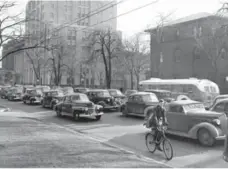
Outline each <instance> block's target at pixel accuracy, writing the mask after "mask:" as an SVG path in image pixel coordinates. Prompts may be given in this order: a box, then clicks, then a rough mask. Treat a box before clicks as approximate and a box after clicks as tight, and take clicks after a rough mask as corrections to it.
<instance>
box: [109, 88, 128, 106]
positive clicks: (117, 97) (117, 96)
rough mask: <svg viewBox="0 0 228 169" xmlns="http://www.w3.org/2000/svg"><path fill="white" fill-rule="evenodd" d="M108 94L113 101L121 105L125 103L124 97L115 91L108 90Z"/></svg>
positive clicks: (118, 91)
mask: <svg viewBox="0 0 228 169" xmlns="http://www.w3.org/2000/svg"><path fill="white" fill-rule="evenodd" d="M108 92H109V94H110V95H111V96H112V97H114V99H115V101H116V102H117V103H118V104H119V105H121V104H123V103H125V102H126V96H125V95H124V94H123V93H122V92H121V91H120V90H117V89H108Z"/></svg>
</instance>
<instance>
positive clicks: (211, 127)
mask: <svg viewBox="0 0 228 169" xmlns="http://www.w3.org/2000/svg"><path fill="white" fill-rule="evenodd" d="M200 128H206V129H208V130H209V131H210V132H211V134H212V135H213V137H217V136H219V130H218V129H217V127H215V126H214V125H213V124H210V123H207V122H203V123H200V124H197V125H195V126H193V127H192V128H191V129H190V130H189V132H188V135H189V136H190V137H191V138H194V139H197V133H198V131H199V129H200Z"/></svg>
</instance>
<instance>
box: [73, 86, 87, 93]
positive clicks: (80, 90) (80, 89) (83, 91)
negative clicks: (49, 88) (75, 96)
mask: <svg viewBox="0 0 228 169" xmlns="http://www.w3.org/2000/svg"><path fill="white" fill-rule="evenodd" d="M88 91H89V89H88V88H82V87H76V88H74V92H75V93H87V92H88Z"/></svg>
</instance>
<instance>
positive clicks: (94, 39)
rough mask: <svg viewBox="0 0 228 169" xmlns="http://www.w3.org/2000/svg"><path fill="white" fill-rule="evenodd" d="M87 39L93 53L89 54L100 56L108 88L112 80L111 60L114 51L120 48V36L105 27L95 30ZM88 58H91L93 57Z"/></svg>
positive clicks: (113, 56) (114, 54)
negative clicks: (104, 28)
mask: <svg viewBox="0 0 228 169" xmlns="http://www.w3.org/2000/svg"><path fill="white" fill-rule="evenodd" d="M88 39H89V40H90V42H91V43H90V46H91V49H92V53H93V54H92V55H91V56H101V60H102V62H103V64H104V70H105V77H106V87H107V88H110V87H111V82H112V66H113V65H112V64H113V63H112V61H113V59H114V58H116V57H117V55H116V52H117V51H119V50H120V47H121V42H120V38H119V36H118V34H117V32H114V31H112V30H111V29H107V30H95V31H94V32H93V33H91V34H90V36H89V38H88ZM94 53H95V54H94ZM97 54H98V55H97ZM89 60H93V58H90V59H89Z"/></svg>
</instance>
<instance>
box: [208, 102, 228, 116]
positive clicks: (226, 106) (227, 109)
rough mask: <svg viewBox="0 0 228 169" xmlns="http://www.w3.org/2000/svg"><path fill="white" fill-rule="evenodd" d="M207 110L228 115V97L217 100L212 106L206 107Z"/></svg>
mask: <svg viewBox="0 0 228 169" xmlns="http://www.w3.org/2000/svg"><path fill="white" fill-rule="evenodd" d="M206 110H210V111H215V112H219V113H225V114H226V116H227V117H228V98H226V99H219V100H217V101H215V102H214V104H213V105H212V106H211V107H210V108H206Z"/></svg>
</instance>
